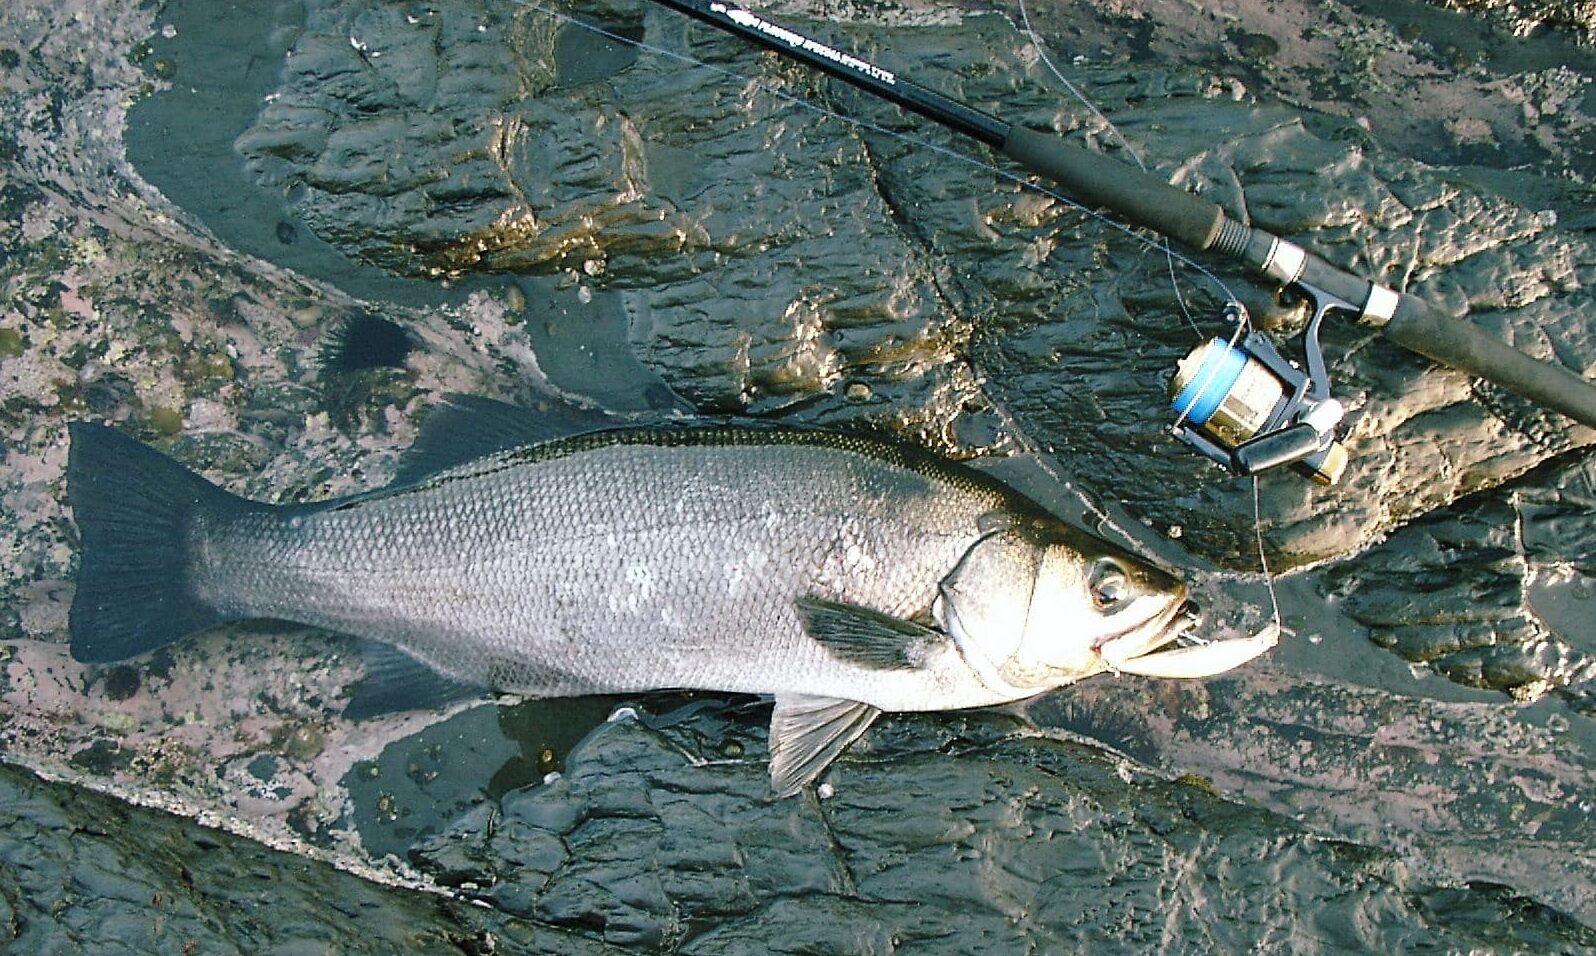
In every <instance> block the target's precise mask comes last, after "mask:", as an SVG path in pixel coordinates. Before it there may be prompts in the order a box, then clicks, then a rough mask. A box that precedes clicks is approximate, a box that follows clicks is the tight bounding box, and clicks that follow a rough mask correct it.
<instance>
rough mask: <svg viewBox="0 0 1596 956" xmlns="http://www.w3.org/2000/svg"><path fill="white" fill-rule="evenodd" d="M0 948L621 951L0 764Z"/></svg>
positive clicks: (86, 950)
mask: <svg viewBox="0 0 1596 956" xmlns="http://www.w3.org/2000/svg"><path fill="white" fill-rule="evenodd" d="M0 947H3V948H4V949H6V950H7V951H8V952H17V953H126V954H135V953H152V954H153V953H211V954H226V953H238V954H249V953H265V952H334V951H335V952H339V953H350V954H355V953H373V954H379V953H380V954H384V956H386V954H392V953H461V954H478V953H491V952H496V953H528V954H530V953H561V954H595V956H596V954H599V953H606V952H615V950H612V949H611V948H609V947H606V946H604V945H602V944H599V943H596V942H593V941H590V940H587V939H585V938H583V937H582V936H580V935H573V934H570V933H566V932H564V931H562V930H559V929H554V928H552V927H548V926H541V927H538V928H537V930H536V932H535V933H533V932H532V931H531V929H530V927H527V926H525V925H520V924H519V922H518V921H516V920H513V919H510V918H506V917H503V916H501V915H499V914H495V913H494V912H493V911H491V910H484V909H481V908H478V907H473V906H467V905H462V904H460V903H456V902H453V901H451V900H448V899H446V898H444V897H440V896H438V895H436V894H433V893H425V892H421V891H419V890H414V889H404V888H400V887H396V886H384V885H381V884H378V883H373V882H369V881H367V880H364V879H361V878H360V877H358V876H355V875H353V874H350V873H345V872H342V871H340V870H337V869H334V868H333V867H331V866H329V865H327V864H326V863H321V862H318V861H315V860H308V859H305V858H303V857H300V856H295V855H293V854H289V853H282V852H279V851H276V850H268V849H266V848H265V847H263V846H261V845H260V844H258V843H255V842H254V841H252V840H247V839H244V838H242V837H237V836H233V835H231V834H228V833H222V832H220V831H216V830H211V829H208V828H205V827H200V826H198V825H196V824H195V823H194V822H193V821H191V820H187V819H185V818H182V817H177V816H173V815H172V814H169V813H163V812H160V811H156V810H147V809H142V808H139V807H132V806H129V805H127V804H125V803H122V802H120V801H118V800H115V799H112V798H110V797H106V796H102V795H100V794H96V793H93V792H90V791H86V790H81V789H76V788H72V787H67V786H64V785H61V784H53V783H47V782H46V781H44V780H41V779H39V778H38V777H35V776H33V775H32V774H30V773H28V772H27V771H25V770H21V769H18V768H15V767H10V766H0Z"/></svg>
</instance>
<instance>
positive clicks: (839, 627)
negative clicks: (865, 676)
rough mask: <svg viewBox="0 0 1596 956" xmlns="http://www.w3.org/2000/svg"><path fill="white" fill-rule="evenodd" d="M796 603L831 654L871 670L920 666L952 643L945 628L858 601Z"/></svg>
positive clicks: (805, 600) (806, 626)
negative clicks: (941, 648)
mask: <svg viewBox="0 0 1596 956" xmlns="http://www.w3.org/2000/svg"><path fill="white" fill-rule="evenodd" d="M796 605H797V608H798V616H799V617H800V618H802V619H803V622H804V630H806V631H808V632H809V636H810V637H812V638H814V639H815V640H816V641H817V642H818V643H819V644H820V645H821V646H822V647H824V648H825V649H826V650H827V651H829V652H830V653H831V656H833V657H835V658H837V659H838V660H840V661H846V662H848V663H849V664H856V665H858V666H860V667H863V668H866V669H868V670H873V671H902V670H917V669H919V668H920V667H923V666H925V662H926V660H927V659H929V658H930V656H931V654H932V652H934V651H935V650H936V649H937V648H938V647H939V646H941V645H943V644H947V643H949V639H948V636H947V635H946V634H943V633H942V632H941V631H936V630H932V629H931V628H929V627H925V626H923V625H920V624H916V623H914V622H913V621H905V620H903V619H902V618H896V617H892V616H891V615H887V614H882V613H880V612H879V611H872V610H870V609H869V608H864V607H859V606H858V605H856V604H841V603H838V602H836V601H823V600H821V599H819V598H812V597H802V598H799V599H798V600H797V602H796Z"/></svg>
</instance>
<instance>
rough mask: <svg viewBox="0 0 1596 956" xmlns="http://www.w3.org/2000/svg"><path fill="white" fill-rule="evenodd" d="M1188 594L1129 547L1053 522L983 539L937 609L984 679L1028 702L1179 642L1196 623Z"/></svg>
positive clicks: (951, 577) (949, 584) (936, 613)
mask: <svg viewBox="0 0 1596 956" xmlns="http://www.w3.org/2000/svg"><path fill="white" fill-rule="evenodd" d="M1186 593H1187V592H1186V586H1185V585H1184V584H1182V583H1181V582H1180V580H1179V579H1177V578H1176V577H1175V576H1174V575H1172V574H1170V573H1168V572H1166V571H1164V570H1162V569H1160V568H1158V567H1155V566H1153V565H1152V564H1150V563H1148V562H1147V561H1145V560H1142V559H1141V558H1138V557H1136V556H1135V555H1133V554H1131V553H1130V552H1128V551H1126V550H1124V549H1123V548H1120V547H1118V546H1116V545H1114V544H1112V543H1111V542H1108V541H1104V540H1102V539H1101V538H1098V537H1096V536H1095V535H1091V534H1088V533H1086V532H1084V531H1080V530H1079V529H1076V528H1072V527H1069V526H1067V525H1063V524H1058V523H1052V522H1049V523H1046V524H1040V525H1036V526H1031V527H1022V528H1009V529H1005V530H1002V531H999V532H994V533H992V534H989V535H988V536H987V537H985V538H983V539H982V540H981V541H980V542H978V543H977V544H976V545H974V546H973V547H972V548H971V549H970V550H969V552H968V553H967V554H966V555H965V556H964V559H963V560H962V561H961V562H960V564H959V566H958V568H956V569H955V570H954V572H953V573H952V574H950V575H948V577H947V578H946V579H945V580H944V581H943V582H942V585H941V589H940V593H939V596H938V598H937V603H936V605H935V606H934V607H933V609H932V610H933V616H934V617H935V618H936V619H937V621H938V623H939V624H941V625H942V627H943V628H944V630H945V631H946V632H947V633H948V634H949V635H950V636H951V637H952V638H953V639H954V642H955V643H956V644H957V645H958V647H959V650H960V652H961V654H962V655H963V657H964V658H965V660H966V662H967V663H969V664H970V665H971V667H972V668H973V669H975V670H976V671H977V673H978V674H980V675H981V677H982V679H983V682H985V683H987V684H988V685H989V686H992V687H993V689H994V690H997V691H999V692H1000V693H1003V694H1004V695H1005V696H1008V697H1011V698H1015V699H1018V698H1021V697H1026V696H1031V695H1034V694H1038V693H1041V692H1042V691H1045V690H1050V689H1052V688H1055V687H1062V686H1064V685H1065V684H1069V683H1071V682H1073V681H1076V680H1079V679H1080V678H1082V677H1086V676H1088V675H1090V674H1095V673H1098V672H1100V671H1103V670H1106V669H1108V667H1109V662H1112V661H1120V660H1129V659H1131V658H1135V657H1139V656H1141V655H1143V654H1146V653H1148V652H1150V651H1153V650H1156V649H1157V648H1159V647H1161V646H1163V645H1164V644H1167V643H1169V642H1170V641H1172V640H1174V639H1175V637H1177V636H1178V635H1179V634H1180V633H1181V631H1182V630H1184V629H1185V628H1187V627H1189V626H1190V625H1191V623H1192V621H1193V619H1194V613H1193V611H1192V610H1191V607H1190V605H1189V602H1188V601H1187V600H1186Z"/></svg>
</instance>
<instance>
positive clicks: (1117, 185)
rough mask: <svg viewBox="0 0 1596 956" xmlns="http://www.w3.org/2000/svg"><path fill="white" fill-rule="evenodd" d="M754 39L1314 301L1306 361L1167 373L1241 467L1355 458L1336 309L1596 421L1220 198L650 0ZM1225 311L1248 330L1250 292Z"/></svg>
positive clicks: (1217, 343) (1239, 355) (1188, 366)
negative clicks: (1333, 385)
mask: <svg viewBox="0 0 1596 956" xmlns="http://www.w3.org/2000/svg"><path fill="white" fill-rule="evenodd" d="M654 2H656V3H659V4H661V5H663V6H666V7H669V8H670V9H672V10H675V11H677V12H679V13H682V14H685V15H687V16H689V17H692V18H693V19H695V20H699V21H701V22H703V23H707V24H709V25H711V26H714V27H716V28H718V29H720V30H723V31H725V32H727V33H730V34H733V35H734V36H737V37H740V38H742V39H743V40H746V41H748V42H750V43H753V44H755V45H757V46H760V47H763V48H765V49H767V50H771V51H773V52H775V53H778V54H780V55H781V56H784V57H787V58H789V59H791V60H794V61H797V62H799V63H802V64H803V65H805V66H808V67H811V68H813V69H816V70H819V71H821V72H822V73H825V74H826V75H828V76H832V77H835V78H836V79H839V80H842V81H843V82H845V83H849V84H851V85H853V86H855V87H858V88H859V89H862V90H864V91H866V92H868V93H871V94H873V95H875V96H877V97H879V98H881V99H883V100H886V101H888V102H890V103H894V104H896V105H898V106H900V107H902V108H904V109H906V110H909V111H911V112H914V113H917V114H919V115H921V116H923V117H925V118H927V119H929V120H932V121H933V122H935V123H938V124H940V125H942V126H945V127H947V128H948V129H950V130H953V131H954V132H956V133H960V134H962V135H964V136H968V137H970V138H972V139H975V140H977V141H979V142H981V143H984V144H986V145H987V146H989V147H991V148H992V149H995V150H997V151H998V152H1001V153H1002V154H1003V155H1005V156H1007V157H1009V158H1010V159H1012V160H1013V161H1015V162H1016V163H1018V164H1020V165H1021V166H1023V167H1025V168H1026V169H1027V170H1029V171H1031V172H1033V173H1036V174H1038V175H1041V176H1045V177H1047V178H1048V179H1051V180H1053V181H1054V182H1056V183H1058V184H1059V185H1060V186H1062V187H1063V188H1064V190H1065V192H1067V193H1068V194H1069V195H1070V196H1071V197H1073V199H1074V200H1076V201H1078V202H1079V203H1081V204H1082V205H1084V206H1091V207H1098V208H1102V209H1107V210H1110V211H1112V212H1114V213H1115V214H1117V215H1119V216H1121V217H1123V218H1124V219H1125V220H1127V221H1129V222H1131V223H1132V224H1134V225H1137V226H1142V227H1145V228H1147V229H1151V230H1152V231H1154V232H1156V233H1159V234H1160V235H1163V236H1165V237H1167V238H1169V239H1173V240H1175V241H1176V242H1178V243H1180V244H1182V245H1184V246H1187V247H1189V248H1192V249H1195V250H1197V251H1199V252H1213V253H1216V254H1218V255H1222V256H1225V257H1228V258H1230V259H1232V260H1235V261H1237V262H1240V263H1242V264H1243V265H1245V266H1247V267H1248V268H1249V269H1251V270H1252V271H1253V272H1255V273H1257V274H1258V275H1260V276H1262V277H1265V278H1268V279H1271V280H1273V281H1275V282H1278V283H1279V284H1280V285H1281V287H1283V288H1285V289H1289V290H1292V291H1293V292H1295V293H1296V294H1298V295H1300V296H1302V297H1303V298H1304V299H1305V300H1306V301H1307V302H1308V304H1309V306H1310V308H1311V317H1310V318H1309V321H1308V324H1307V327H1306V329H1305V330H1304V332H1303V353H1304V355H1303V357H1304V362H1303V363H1300V364H1299V363H1296V362H1292V361H1289V360H1287V359H1286V358H1285V357H1284V356H1282V355H1281V354H1280V353H1279V351H1278V350H1277V349H1276V348H1275V347H1274V345H1273V344H1272V343H1271V342H1270V341H1269V339H1268V338H1267V337H1265V336H1263V335H1261V334H1259V333H1257V332H1249V333H1248V334H1247V335H1246V336H1245V337H1244V338H1239V340H1237V341H1233V342H1227V341H1225V340H1224V339H1218V338H1216V339H1213V340H1211V341H1209V342H1205V343H1204V344H1202V345H1200V346H1198V347H1197V348H1196V349H1194V350H1193V351H1192V352H1191V353H1190V354H1189V355H1187V356H1186V358H1184V359H1183V360H1181V361H1180V362H1179V364H1178V366H1177V369H1176V372H1175V375H1174V378H1173V380H1172V381H1171V388H1170V392H1171V398H1172V402H1171V404H1172V406H1173V408H1174V410H1175V412H1176V414H1177V419H1176V423H1175V426H1174V433H1175V435H1176V436H1177V437H1179V438H1180V439H1181V440H1183V441H1185V442H1186V443H1187V444H1189V445H1191V446H1192V447H1193V448H1195V449H1196V450H1197V451H1199V452H1201V453H1202V454H1203V455H1205V456H1207V457H1208V458H1210V459H1212V460H1213V461H1216V462H1218V463H1219V464H1221V465H1223V466H1225V467H1227V468H1229V469H1230V470H1231V471H1233V472H1235V473H1237V474H1255V473H1257V472H1259V471H1263V470H1265V469H1268V468H1273V467H1276V466H1279V465H1291V466H1293V467H1294V468H1295V469H1296V470H1298V471H1300V472H1302V473H1304V474H1307V475H1308V476H1310V477H1312V478H1313V479H1315V480H1316V481H1319V482H1321V483H1324V484H1334V483H1335V482H1336V481H1337V480H1338V479H1339V477H1340V475H1341V471H1342V469H1343V468H1344V467H1345V464H1346V452H1345V450H1344V449H1343V448H1342V447H1341V445H1340V443H1339V442H1338V441H1337V429H1338V428H1339V427H1340V425H1341V421H1342V418H1343V417H1344V415H1345V409H1344V408H1343V407H1342V405H1341V403H1340V402H1338V401H1337V400H1336V399H1335V398H1333V397H1332V396H1331V394H1330V382H1329V373H1328V370H1327V366H1326V362H1325V358H1324V351H1323V349H1322V347H1321V346H1320V344H1319V330H1320V326H1321V324H1322V323H1323V321H1324V319H1325V317H1326V316H1327V315H1329V314H1330V313H1332V312H1337V313H1345V314H1348V315H1351V316H1353V317H1354V318H1355V319H1356V320H1357V321H1358V322H1360V323H1362V324H1363V325H1366V326H1368V327H1370V328H1373V329H1376V330H1378V331H1379V332H1380V333H1381V334H1382V335H1384V336H1385V337H1386V338H1388V339H1390V340H1391V341H1393V342H1395V343H1397V344H1398V345H1401V346H1402V347H1404V348H1406V349H1408V350H1410V351H1412V352H1416V353H1418V354H1419V355H1423V356H1424V357H1426V358H1429V359H1431V360H1433V361H1435V362H1438V363H1440V364H1442V365H1447V366H1450V367H1452V368H1455V369H1458V370H1459V371H1462V372H1466V373H1468V374H1469V375H1471V376H1474V377H1476V378H1481V379H1484V380H1486V381H1489V382H1493V383H1495V384H1497V385H1499V386H1501V387H1502V388H1505V389H1507V390H1509V391H1511V392H1515V393H1517V394H1519V395H1521V396H1523V397H1525V398H1528V399H1530V400H1531V401H1534V402H1536V403H1538V404H1540V405H1543V406H1545V407H1546V408H1549V409H1552V410H1554V411H1557V412H1561V413H1562V414H1564V415H1567V416H1568V417H1569V418H1572V419H1573V420H1575V421H1577V422H1579V423H1581V424H1583V425H1587V426H1590V427H1593V428H1596V385H1593V384H1592V383H1591V382H1589V381H1587V380H1585V379H1584V378H1582V377H1580V376H1579V375H1576V374H1574V373H1573V372H1571V371H1569V370H1568V369H1566V368H1563V367H1561V366H1557V365H1551V364H1548V363H1545V362H1541V361H1539V360H1537V359H1534V358H1531V357H1530V356H1529V355H1526V354H1525V353H1523V352H1520V351H1518V350H1517V349H1515V348H1513V347H1512V346H1509V345H1508V344H1506V343H1505V342H1502V341H1500V340H1498V339H1496V338H1493V337H1492V336H1491V335H1489V334H1488V333H1486V332H1485V331H1484V330H1483V329H1481V328H1479V327H1478V326H1476V325H1474V324H1473V323H1470V322H1467V321H1464V320H1462V319H1458V318H1454V317H1452V316H1450V315H1448V314H1446V313H1444V312H1442V311H1441V310H1440V309H1438V308H1436V307H1435V306H1434V305H1431V304H1430V303H1428V302H1426V301H1425V300H1423V299H1421V298H1419V297H1418V296H1415V295H1412V294H1411V293H1406V292H1397V291H1395V290H1393V289H1391V288H1389V287H1387V286H1383V285H1380V284H1378V283H1375V282H1370V281H1368V280H1366V279H1362V278H1359V277H1358V276H1356V275H1353V274H1352V273H1350V272H1347V271H1345V270H1343V269H1341V268H1338V267H1337V266H1334V265H1331V264H1330V263H1328V262H1326V261H1325V260H1324V259H1322V258H1320V257H1319V256H1317V255H1315V254H1313V253H1312V252H1309V251H1307V250H1306V249H1304V248H1302V247H1301V246H1299V245H1297V244H1295V243H1293V242H1289V241H1287V240H1285V239H1282V238H1280V237H1279V236H1276V235H1274V234H1272V233H1270V232H1267V231H1265V230H1263V229H1259V228H1257V227H1254V226H1249V225H1246V224H1244V223H1240V222H1237V221H1236V220H1234V219H1232V218H1230V217H1229V216H1228V215H1227V214H1226V213H1225V211H1224V210H1223V209H1221V208H1220V207H1219V206H1218V205H1217V204H1215V203H1212V202H1209V201H1208V200H1206V199H1202V198H1200V197H1198V196H1196V195H1193V194H1192V193H1189V192H1187V191H1186V190H1184V189H1181V188H1179V187H1177V186H1174V185H1171V184H1170V183H1168V182H1165V181H1164V180H1162V179H1160V178H1158V177H1156V176H1153V175H1150V174H1148V173H1146V172H1143V171H1141V170H1139V169H1134V168H1132V167H1130V166H1127V165H1126V164H1124V163H1121V162H1119V161H1117V160H1115V159H1112V158H1111V157H1108V156H1104V155H1102V154H1101V153H1096V152H1092V151H1091V150H1088V149H1086V148H1084V147H1081V146H1076V145H1073V144H1071V143H1069V142H1067V141H1065V140H1064V139H1063V137H1061V136H1059V135H1058V134H1056V133H1052V132H1045V131H1042V130H1036V129H1031V128H1029V127H1026V126H1022V125H1018V124H1014V123H1009V122H1007V121H1006V120H1002V119H999V118H998V117H996V116H993V115H992V114H990V113H987V112H984V111H982V110H978V109H976V108H974V107H972V106H970V105H968V104H966V103H961V102H959V101H958V100H955V99H952V98H950V97H947V96H944V95H942V94H941V93H938V92H936V91H935V90H931V89H928V88H926V87H924V86H921V85H919V84H917V83H914V82H912V81H910V80H908V79H906V78H904V77H902V76H899V75H898V74H897V73H895V72H893V71H891V70H888V69H885V68H883V67H880V66H877V65H876V64H873V63H870V62H868V61H866V60H864V59H861V58H860V57H858V56H855V55H853V54H850V53H846V52H843V51H841V50H838V49H836V48H835V47H832V46H830V45H828V44H826V43H822V42H820V41H819V40H815V39H813V38H811V37H807V36H804V35H803V34H801V33H798V32H797V31H795V30H792V29H791V28H789V27H786V26H782V25H780V24H777V23H775V22H773V21H771V20H768V19H766V18H764V17H762V16H759V15H758V14H755V13H752V12H750V11H748V10H746V9H743V8H741V7H738V6H736V5H735V4H732V3H727V2H724V0H654ZM1227 315H1228V317H1229V318H1230V320H1231V321H1233V322H1235V323H1237V328H1238V330H1239V329H1242V328H1245V327H1246V324H1247V323H1246V311H1245V308H1244V307H1243V306H1242V305H1241V303H1240V302H1235V301H1233V302H1231V303H1230V304H1229V305H1228V306H1227Z"/></svg>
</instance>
